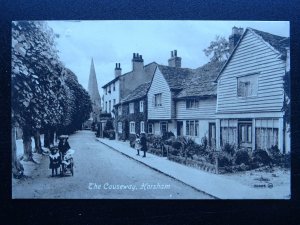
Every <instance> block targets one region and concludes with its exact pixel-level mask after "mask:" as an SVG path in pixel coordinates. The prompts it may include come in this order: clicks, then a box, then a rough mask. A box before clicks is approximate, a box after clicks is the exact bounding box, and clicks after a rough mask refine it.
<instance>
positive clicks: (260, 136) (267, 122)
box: [255, 119, 279, 149]
mask: <svg viewBox="0 0 300 225" xmlns="http://www.w3.org/2000/svg"><path fill="white" fill-rule="evenodd" d="M278 126H279V125H278V119H257V120H256V122H255V148H256V149H269V148H271V147H272V146H275V145H277V146H278Z"/></svg>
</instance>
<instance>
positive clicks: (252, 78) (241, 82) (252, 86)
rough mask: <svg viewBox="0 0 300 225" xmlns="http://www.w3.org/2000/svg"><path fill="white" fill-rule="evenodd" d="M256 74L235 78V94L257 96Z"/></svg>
mask: <svg viewBox="0 0 300 225" xmlns="http://www.w3.org/2000/svg"><path fill="white" fill-rule="evenodd" d="M257 91H258V74H252V75H247V76H243V77H238V78H237V96H238V97H251V96H257Z"/></svg>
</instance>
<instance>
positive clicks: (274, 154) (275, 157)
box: [268, 145, 283, 165]
mask: <svg viewBox="0 0 300 225" xmlns="http://www.w3.org/2000/svg"><path fill="white" fill-rule="evenodd" d="M268 152H269V154H270V157H271V159H272V163H273V164H275V165H280V164H282V162H283V155H282V154H281V152H280V150H279V148H278V146H277V145H275V146H272V147H271V148H269V149H268Z"/></svg>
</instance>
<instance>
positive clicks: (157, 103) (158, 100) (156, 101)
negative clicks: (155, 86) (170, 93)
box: [154, 93, 162, 107]
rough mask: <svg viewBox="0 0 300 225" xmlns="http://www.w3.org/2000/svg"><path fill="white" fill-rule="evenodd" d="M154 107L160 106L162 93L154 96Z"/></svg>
mask: <svg viewBox="0 0 300 225" xmlns="http://www.w3.org/2000/svg"><path fill="white" fill-rule="evenodd" d="M154 106H155V107H158V106H162V93H158V94H155V95H154Z"/></svg>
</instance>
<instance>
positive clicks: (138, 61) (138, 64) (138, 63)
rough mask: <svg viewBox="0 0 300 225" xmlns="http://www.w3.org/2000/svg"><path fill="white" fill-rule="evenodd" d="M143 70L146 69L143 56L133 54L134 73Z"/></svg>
mask: <svg viewBox="0 0 300 225" xmlns="http://www.w3.org/2000/svg"><path fill="white" fill-rule="evenodd" d="M143 68H144V60H143V56H142V55H139V53H133V58H132V70H133V71H142V70H143Z"/></svg>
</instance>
